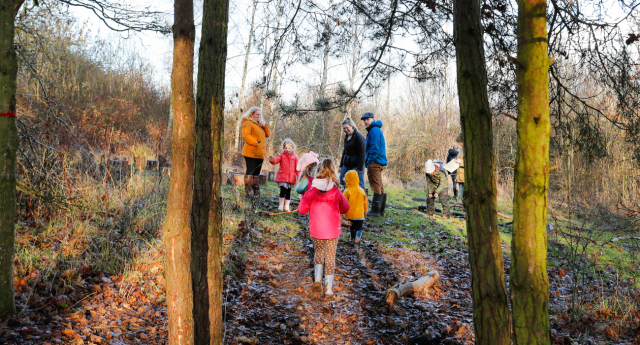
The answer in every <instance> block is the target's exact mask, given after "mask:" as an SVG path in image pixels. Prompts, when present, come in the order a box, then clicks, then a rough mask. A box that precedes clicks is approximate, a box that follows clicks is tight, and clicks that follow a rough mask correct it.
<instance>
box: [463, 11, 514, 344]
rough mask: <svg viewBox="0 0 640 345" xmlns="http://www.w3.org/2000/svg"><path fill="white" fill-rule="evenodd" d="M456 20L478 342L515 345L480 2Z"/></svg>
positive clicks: (470, 259)
mask: <svg viewBox="0 0 640 345" xmlns="http://www.w3.org/2000/svg"><path fill="white" fill-rule="evenodd" d="M453 18H454V40H455V45H456V58H457V78H458V94H459V102H460V122H461V127H462V133H463V136H464V150H465V153H464V165H465V175H466V183H465V188H464V192H465V195H464V204H465V208H466V211H467V212H466V213H467V214H466V222H467V236H468V241H467V242H468V246H469V263H470V266H471V289H472V298H473V323H474V327H475V331H476V342H477V344H492V345H493V344H510V328H509V305H508V298H507V287H506V282H505V275H504V262H503V259H502V247H501V241H500V235H499V232H498V215H497V211H498V207H497V187H496V177H495V173H494V169H493V168H494V162H495V157H494V151H493V126H492V119H491V112H490V110H489V101H488V95H487V71H486V66H485V55H484V46H483V44H484V42H483V39H482V24H481V23H480V2H479V1H478V0H456V1H455V2H454V16H453Z"/></svg>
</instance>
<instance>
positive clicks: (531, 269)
mask: <svg viewBox="0 0 640 345" xmlns="http://www.w3.org/2000/svg"><path fill="white" fill-rule="evenodd" d="M546 14H547V2H546V0H518V57H517V59H516V60H515V62H516V63H517V69H516V75H517V81H518V124H517V132H518V154H517V157H516V169H515V187H514V197H513V239H512V249H511V257H512V260H511V282H510V287H511V303H512V308H513V331H514V343H515V344H549V343H550V333H549V332H550V328H549V277H548V276H547V232H546V226H547V193H548V189H549V136H550V131H551V126H550V121H549V74H548V71H549V65H550V61H549V57H548V52H547V17H546Z"/></svg>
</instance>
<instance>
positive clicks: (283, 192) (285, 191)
mask: <svg viewBox="0 0 640 345" xmlns="http://www.w3.org/2000/svg"><path fill="white" fill-rule="evenodd" d="M280 197H281V198H284V199H285V200H291V188H286V187H280Z"/></svg>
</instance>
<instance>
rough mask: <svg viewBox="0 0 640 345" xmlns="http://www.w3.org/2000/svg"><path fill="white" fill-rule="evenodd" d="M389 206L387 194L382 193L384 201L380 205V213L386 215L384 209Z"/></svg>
mask: <svg viewBox="0 0 640 345" xmlns="http://www.w3.org/2000/svg"><path fill="white" fill-rule="evenodd" d="M385 207H387V194H382V203H381V206H380V214H381V215H383V216H384V209H385Z"/></svg>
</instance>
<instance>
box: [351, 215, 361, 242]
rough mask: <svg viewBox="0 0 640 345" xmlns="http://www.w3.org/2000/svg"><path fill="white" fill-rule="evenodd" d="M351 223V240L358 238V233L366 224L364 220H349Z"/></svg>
mask: <svg viewBox="0 0 640 345" xmlns="http://www.w3.org/2000/svg"><path fill="white" fill-rule="evenodd" d="M349 221H350V222H351V228H349V229H350V230H351V239H352V240H353V239H355V238H356V234H357V233H358V231H360V230H362V225H363V224H364V220H362V219H361V220H349Z"/></svg>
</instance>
